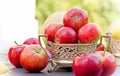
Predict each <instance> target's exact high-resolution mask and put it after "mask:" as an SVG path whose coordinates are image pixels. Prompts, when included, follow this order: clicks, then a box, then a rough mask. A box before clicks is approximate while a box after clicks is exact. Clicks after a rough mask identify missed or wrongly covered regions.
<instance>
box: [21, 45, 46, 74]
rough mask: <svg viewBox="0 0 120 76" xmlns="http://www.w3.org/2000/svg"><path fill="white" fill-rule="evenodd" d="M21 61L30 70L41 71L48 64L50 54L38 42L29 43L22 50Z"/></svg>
mask: <svg viewBox="0 0 120 76" xmlns="http://www.w3.org/2000/svg"><path fill="white" fill-rule="evenodd" d="M20 63H21V65H22V66H23V68H25V69H26V70H27V71H28V72H40V71H41V70H43V69H44V68H45V67H46V66H47V64H48V54H47V52H46V51H45V50H44V49H43V48H42V47H41V46H40V45H38V44H33V45H29V46H27V47H25V48H24V50H23V51H22V53H21V55H20Z"/></svg>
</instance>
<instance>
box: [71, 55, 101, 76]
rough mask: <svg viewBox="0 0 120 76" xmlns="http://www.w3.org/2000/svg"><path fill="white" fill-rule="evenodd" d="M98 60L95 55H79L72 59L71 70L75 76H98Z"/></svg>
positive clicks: (99, 64)
mask: <svg viewBox="0 0 120 76" xmlns="http://www.w3.org/2000/svg"><path fill="white" fill-rule="evenodd" d="M101 67H102V66H101V62H100V58H99V57H98V56H97V55H96V54H93V53H91V54H81V55H80V56H77V57H75V58H74V60H73V63H72V70H73V73H74V75H75V76H100V73H101V71H102V69H101Z"/></svg>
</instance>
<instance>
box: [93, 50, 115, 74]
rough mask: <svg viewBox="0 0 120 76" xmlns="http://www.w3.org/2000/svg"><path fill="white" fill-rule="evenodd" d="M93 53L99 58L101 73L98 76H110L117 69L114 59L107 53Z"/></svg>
mask: <svg viewBox="0 0 120 76" xmlns="http://www.w3.org/2000/svg"><path fill="white" fill-rule="evenodd" d="M95 53H96V55H98V56H99V57H100V58H101V63H102V73H101V75H100V76H111V75H112V74H113V73H114V72H115V70H116V68H117V62H116V58H115V57H114V56H113V55H112V54H111V53H109V52H107V51H96V52H95Z"/></svg>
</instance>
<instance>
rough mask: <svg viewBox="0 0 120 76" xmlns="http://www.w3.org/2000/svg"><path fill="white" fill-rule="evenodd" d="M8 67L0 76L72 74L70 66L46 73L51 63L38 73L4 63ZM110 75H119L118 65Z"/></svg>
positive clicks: (57, 75) (71, 75) (66, 75)
mask: <svg viewBox="0 0 120 76" xmlns="http://www.w3.org/2000/svg"><path fill="white" fill-rule="evenodd" d="M6 65H7V66H8V67H9V68H10V72H7V73H4V74H1V75H0V76H74V74H73V73H72V71H71V68H69V69H68V68H67V69H65V68H64V69H63V68H62V69H58V70H56V71H54V72H51V73H48V71H47V70H48V69H49V68H51V64H50V63H49V64H48V66H47V67H46V68H45V69H44V70H42V71H41V72H39V73H29V72H27V71H26V70H25V69H23V68H15V67H13V66H12V65H11V64H6ZM112 76H120V66H118V67H117V69H116V71H115V72H114V74H113V75H112Z"/></svg>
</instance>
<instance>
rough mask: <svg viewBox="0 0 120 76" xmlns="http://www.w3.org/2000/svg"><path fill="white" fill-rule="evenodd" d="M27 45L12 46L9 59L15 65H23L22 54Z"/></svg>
mask: <svg viewBox="0 0 120 76" xmlns="http://www.w3.org/2000/svg"><path fill="white" fill-rule="evenodd" d="M25 47H26V45H17V46H12V47H10V49H9V51H8V59H9V61H10V63H11V64H13V66H15V67H16V68H20V67H22V66H21V64H20V55H21V52H22V50H23V49H24V48H25Z"/></svg>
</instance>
